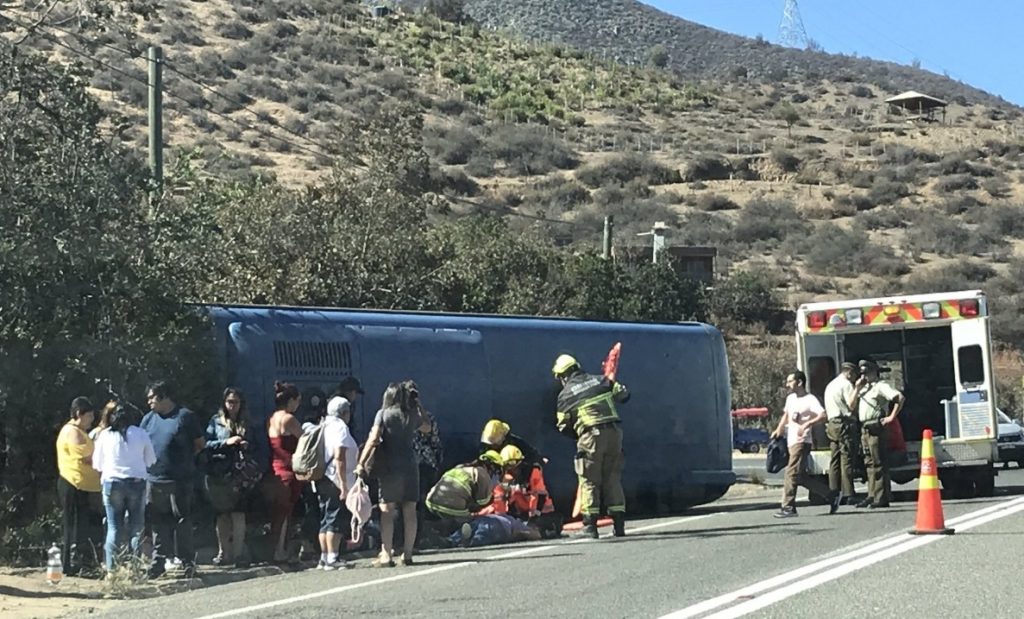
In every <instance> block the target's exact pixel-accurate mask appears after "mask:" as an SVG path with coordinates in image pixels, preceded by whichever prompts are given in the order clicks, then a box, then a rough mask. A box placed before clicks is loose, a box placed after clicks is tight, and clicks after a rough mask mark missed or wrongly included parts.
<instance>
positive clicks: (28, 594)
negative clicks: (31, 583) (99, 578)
mask: <svg viewBox="0 0 1024 619" xmlns="http://www.w3.org/2000/svg"><path fill="white" fill-rule="evenodd" d="M0 595H9V596H11V597H19V598H41V599H42V598H45V599H53V598H73V599H77V600H88V599H94V598H96V595H89V594H87V593H72V592H70V591H57V590H56V589H55V590H53V591H26V590H25V589H19V588H18V587H7V586H4V585H0Z"/></svg>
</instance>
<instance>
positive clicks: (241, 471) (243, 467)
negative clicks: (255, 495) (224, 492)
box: [230, 449, 263, 492]
mask: <svg viewBox="0 0 1024 619" xmlns="http://www.w3.org/2000/svg"><path fill="white" fill-rule="evenodd" d="M231 459H232V465H231V473H230V475H231V481H232V482H233V483H234V484H235V486H237V487H238V488H239V489H240V490H242V491H243V492H248V491H250V490H252V489H253V488H255V487H256V485H257V484H259V483H260V480H261V479H263V469H262V468H261V467H260V465H259V463H258V462H256V458H254V457H252V455H251V454H247V453H246V451H245V450H243V449H235V450H234V453H233V454H232V456H231Z"/></svg>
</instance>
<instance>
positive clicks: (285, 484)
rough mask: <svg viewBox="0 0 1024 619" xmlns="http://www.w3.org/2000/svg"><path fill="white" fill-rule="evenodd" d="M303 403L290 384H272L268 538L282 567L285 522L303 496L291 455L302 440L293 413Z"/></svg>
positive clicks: (268, 425)
mask: <svg viewBox="0 0 1024 619" xmlns="http://www.w3.org/2000/svg"><path fill="white" fill-rule="evenodd" d="M301 403H302V396H301V394H300V393H299V390H298V388H297V387H296V386H295V385H293V384H291V383H281V382H275V383H274V407H275V409H274V412H273V414H271V415H270V418H269V419H267V436H268V437H269V439H270V469H271V482H272V483H271V485H270V488H271V496H270V537H271V539H272V540H273V544H274V561H275V562H276V563H285V562H287V561H288V560H289V557H288V554H287V551H286V542H287V539H288V519H289V518H291V515H292V512H293V511H294V510H295V503H296V502H298V500H299V495H300V494H301V493H302V486H303V481H302V480H300V479H298V478H297V477H296V476H295V471H294V470H292V455H293V454H294V453H295V451H296V448H297V447H298V444H299V437H301V436H302V426H301V425H299V420H298V419H296V417H295V411H297V410H298V409H299V404H301Z"/></svg>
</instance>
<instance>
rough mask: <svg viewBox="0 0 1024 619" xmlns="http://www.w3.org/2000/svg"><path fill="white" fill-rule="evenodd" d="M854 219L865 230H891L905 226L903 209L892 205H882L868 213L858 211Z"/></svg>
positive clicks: (905, 220) (905, 219)
mask: <svg viewBox="0 0 1024 619" xmlns="http://www.w3.org/2000/svg"><path fill="white" fill-rule="evenodd" d="M856 221H857V223H858V224H860V225H863V226H864V228H865V229H867V230H891V229H893V228H905V227H906V226H907V218H906V214H905V211H904V210H903V209H899V208H893V207H882V208H879V209H876V210H873V211H871V212H870V213H860V214H858V215H857V219H856Z"/></svg>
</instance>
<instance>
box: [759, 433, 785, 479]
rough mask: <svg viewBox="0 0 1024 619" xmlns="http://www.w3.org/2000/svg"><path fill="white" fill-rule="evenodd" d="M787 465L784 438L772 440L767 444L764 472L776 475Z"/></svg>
mask: <svg viewBox="0 0 1024 619" xmlns="http://www.w3.org/2000/svg"><path fill="white" fill-rule="evenodd" d="M788 463H789V450H788V449H787V447H786V438H785V437H779V438H773V439H772V440H771V442H770V443H768V454H767V457H766V458H765V470H766V471H768V472H769V473H772V474H774V473H778V472H779V471H781V470H782V469H784V468H786V464H788Z"/></svg>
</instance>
